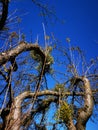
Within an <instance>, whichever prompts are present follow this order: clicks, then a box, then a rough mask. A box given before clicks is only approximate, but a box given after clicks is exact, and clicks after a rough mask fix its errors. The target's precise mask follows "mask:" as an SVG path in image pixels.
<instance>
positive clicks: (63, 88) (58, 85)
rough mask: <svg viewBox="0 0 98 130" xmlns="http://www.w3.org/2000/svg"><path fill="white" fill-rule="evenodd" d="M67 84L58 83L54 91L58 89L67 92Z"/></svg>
mask: <svg viewBox="0 0 98 130" xmlns="http://www.w3.org/2000/svg"><path fill="white" fill-rule="evenodd" d="M64 86H65V85H64V84H56V86H55V88H54V91H57V92H59V91H60V92H65V91H66V88H65V87H64Z"/></svg>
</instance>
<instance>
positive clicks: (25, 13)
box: [11, 0, 98, 130]
mask: <svg viewBox="0 0 98 130" xmlns="http://www.w3.org/2000/svg"><path fill="white" fill-rule="evenodd" d="M43 2H44V3H45V2H47V3H48V4H49V6H50V7H51V6H52V5H53V7H54V8H55V12H56V15H57V17H58V19H59V20H58V21H55V20H54V23H53V24H50V22H51V21H48V25H47V26H46V32H47V33H48V35H50V34H51V32H53V33H54V35H55V37H56V38H58V39H59V40H60V41H61V44H62V45H63V43H64V44H65V39H66V38H67V37H69V38H70V39H71V44H72V45H77V46H80V47H81V48H82V50H84V51H85V53H86V57H87V59H90V58H91V57H95V56H98V0H43ZM15 8H16V9H17V10H18V14H19V15H20V16H21V18H22V23H21V24H20V25H19V27H21V31H22V32H24V33H25V34H26V36H27V40H28V41H30V40H31V34H30V33H31V31H32V40H33V41H35V40H36V37H37V35H38V36H39V40H42V37H43V28H42V23H43V22H44V20H43V19H42V17H40V13H39V9H38V8H36V6H35V5H34V4H33V3H32V1H31V0H29V1H28V0H15V1H14V2H13V6H11V10H13V9H15ZM61 21H64V23H63V24H62V22H61ZM97 126H98V124H92V123H91V122H89V123H88V125H87V130H97V129H98V128H97Z"/></svg>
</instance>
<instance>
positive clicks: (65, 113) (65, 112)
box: [56, 101, 73, 122]
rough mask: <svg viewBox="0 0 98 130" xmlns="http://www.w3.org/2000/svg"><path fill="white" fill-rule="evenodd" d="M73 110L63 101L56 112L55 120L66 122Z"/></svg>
mask: <svg viewBox="0 0 98 130" xmlns="http://www.w3.org/2000/svg"><path fill="white" fill-rule="evenodd" d="M72 113H73V110H72V109H71V107H70V105H69V104H68V103H66V102H65V101H63V102H61V106H60V108H59V109H58V110H57V112H56V120H61V121H63V122H67V120H69V119H70V118H71V117H72Z"/></svg>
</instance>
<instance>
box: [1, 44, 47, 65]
mask: <svg viewBox="0 0 98 130" xmlns="http://www.w3.org/2000/svg"><path fill="white" fill-rule="evenodd" d="M30 50H35V51H37V52H38V54H39V55H40V56H41V57H42V59H43V60H44V58H45V54H44V52H43V51H42V50H41V48H40V47H39V46H38V45H37V44H26V43H25V42H21V44H19V45H18V46H17V47H16V48H14V49H11V50H9V51H6V52H4V53H1V54H0V66H1V65H3V64H5V63H6V62H8V61H11V60H12V59H13V58H14V57H16V56H18V55H19V54H20V53H22V52H24V51H30Z"/></svg>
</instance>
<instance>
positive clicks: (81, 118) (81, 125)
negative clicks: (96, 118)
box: [76, 77, 94, 130]
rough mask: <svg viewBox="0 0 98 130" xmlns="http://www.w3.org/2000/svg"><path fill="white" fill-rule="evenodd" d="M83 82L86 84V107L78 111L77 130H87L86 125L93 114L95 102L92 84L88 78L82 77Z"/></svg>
mask: <svg viewBox="0 0 98 130" xmlns="http://www.w3.org/2000/svg"><path fill="white" fill-rule="evenodd" d="M80 80H81V81H83V83H84V93H85V95H84V106H83V108H80V109H79V110H78V116H77V123H76V129H77V130H85V127H86V123H87V121H88V119H89V118H90V116H91V115H92V112H93V107H94V101H93V94H92V90H91V86H90V82H89V80H88V79H87V78H86V77H81V78H80Z"/></svg>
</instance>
